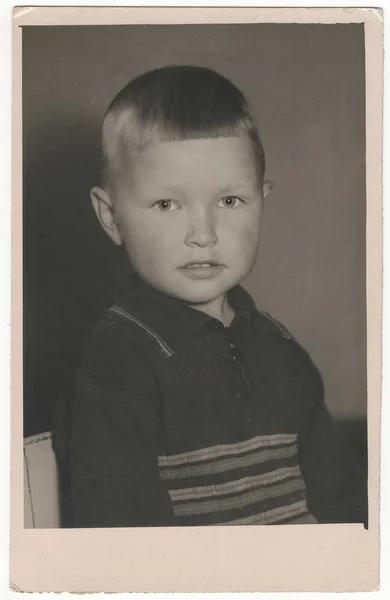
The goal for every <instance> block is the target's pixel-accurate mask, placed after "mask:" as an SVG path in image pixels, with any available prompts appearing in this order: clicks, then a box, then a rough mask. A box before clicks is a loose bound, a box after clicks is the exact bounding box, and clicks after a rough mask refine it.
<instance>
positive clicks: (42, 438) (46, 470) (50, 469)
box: [24, 433, 60, 529]
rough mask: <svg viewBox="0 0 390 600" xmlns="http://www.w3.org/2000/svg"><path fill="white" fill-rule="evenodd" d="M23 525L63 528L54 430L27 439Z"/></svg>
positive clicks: (27, 527)
mask: <svg viewBox="0 0 390 600" xmlns="http://www.w3.org/2000/svg"><path fill="white" fill-rule="evenodd" d="M24 527H25V528H26V529H32V528H33V529H39V528H42V529H45V528H56V527H60V501H59V477H58V469H57V462H56V457H55V454H54V450H53V447H52V434H51V433H41V434H39V435H33V436H31V437H27V438H24Z"/></svg>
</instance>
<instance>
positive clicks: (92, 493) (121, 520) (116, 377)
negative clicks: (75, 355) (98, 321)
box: [70, 328, 173, 527]
mask: <svg viewBox="0 0 390 600" xmlns="http://www.w3.org/2000/svg"><path fill="white" fill-rule="evenodd" d="M159 426H160V419H159V396H158V390H157V389H156V384H155V381H154V377H153V373H152V371H151V369H150V367H149V366H148V364H147V362H146V361H144V360H143V359H142V358H141V357H140V355H139V353H138V352H137V351H135V350H132V349H131V345H129V344H128V340H125V339H123V340H121V339H120V336H119V339H118V338H116V337H115V335H113V330H112V328H111V329H110V328H101V329H100V331H98V332H97V333H95V335H94V336H93V339H92V341H91V343H90V345H89V350H88V352H87V356H86V360H85V361H84V366H83V368H82V369H81V371H80V372H79V374H78V377H77V380H76V385H75V395H74V402H73V407H72V411H71V425H70V481H71V497H72V504H73V520H74V523H73V524H74V526H75V527H133V526H160V525H169V524H172V518H173V516H172V509H171V503H170V499H169V496H168V492H167V490H166V489H165V488H164V486H163V483H162V482H161V480H160V478H159V473H158V464H157V454H158V452H157V446H156V440H157V435H158V430H159Z"/></svg>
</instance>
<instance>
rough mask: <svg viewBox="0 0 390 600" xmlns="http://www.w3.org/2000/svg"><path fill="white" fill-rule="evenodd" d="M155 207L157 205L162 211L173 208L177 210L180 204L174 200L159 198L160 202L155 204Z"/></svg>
mask: <svg viewBox="0 0 390 600" xmlns="http://www.w3.org/2000/svg"><path fill="white" fill-rule="evenodd" d="M153 207H156V208H157V209H158V210H160V211H161V212H168V211H171V210H177V209H178V208H179V206H178V205H177V204H176V202H174V201H173V200H165V199H164V200H159V201H158V202H156V203H155V204H153Z"/></svg>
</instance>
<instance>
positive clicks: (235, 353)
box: [231, 348, 242, 361]
mask: <svg viewBox="0 0 390 600" xmlns="http://www.w3.org/2000/svg"><path fill="white" fill-rule="evenodd" d="M231 355H232V357H233V358H234V360H238V361H241V360H242V352H240V350H239V349H238V348H232V351H231Z"/></svg>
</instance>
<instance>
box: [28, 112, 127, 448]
mask: <svg viewBox="0 0 390 600" xmlns="http://www.w3.org/2000/svg"><path fill="white" fill-rule="evenodd" d="M99 135H100V123H99V122H96V121H94V120H92V119H91V116H90V115H88V114H83V113H82V112H81V111H79V110H78V111H76V110H74V111H72V110H69V111H68V113H67V114H64V113H63V111H61V114H60V115H59V114H54V113H53V114H52V115H50V116H49V117H48V118H47V119H45V127H44V128H42V129H40V130H38V131H36V132H35V134H34V136H31V135H30V136H29V137H28V139H24V152H23V154H24V207H23V220H24V221H23V222H24V248H23V250H24V261H23V268H24V297H23V301H24V358H25V360H24V365H25V366H24V390H25V393H24V424H25V427H24V435H25V436H28V435H32V434H35V433H38V432H41V431H45V430H49V429H50V428H51V408H52V405H53V402H54V401H55V400H56V398H57V397H58V394H59V393H61V392H66V391H67V390H68V389H69V386H70V385H71V383H72V379H73V377H74V374H75V371H76V369H77V365H78V363H79V359H80V356H81V355H82V352H83V345H84V341H85V338H86V336H87V335H88V333H89V331H90V330H91V328H92V327H93V325H94V323H95V322H96V320H97V319H98V317H99V315H100V314H101V312H102V310H103V309H104V308H105V307H106V306H107V305H108V304H109V303H110V301H111V299H112V297H113V295H114V293H115V291H114V290H115V285H116V281H117V279H118V276H117V273H118V269H120V268H121V266H120V265H121V263H122V260H121V252H120V250H118V249H117V248H116V247H115V246H114V245H113V244H112V243H111V242H110V241H109V239H108V238H107V239H106V236H105V234H104V233H103V232H102V231H101V230H100V226H99V224H98V221H97V219H96V217H95V214H94V212H93V210H92V207H91V203H90V200H89V190H90V188H91V186H92V185H94V184H96V183H97V182H98V177H99V154H98V148H99V143H98V140H99Z"/></svg>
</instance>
